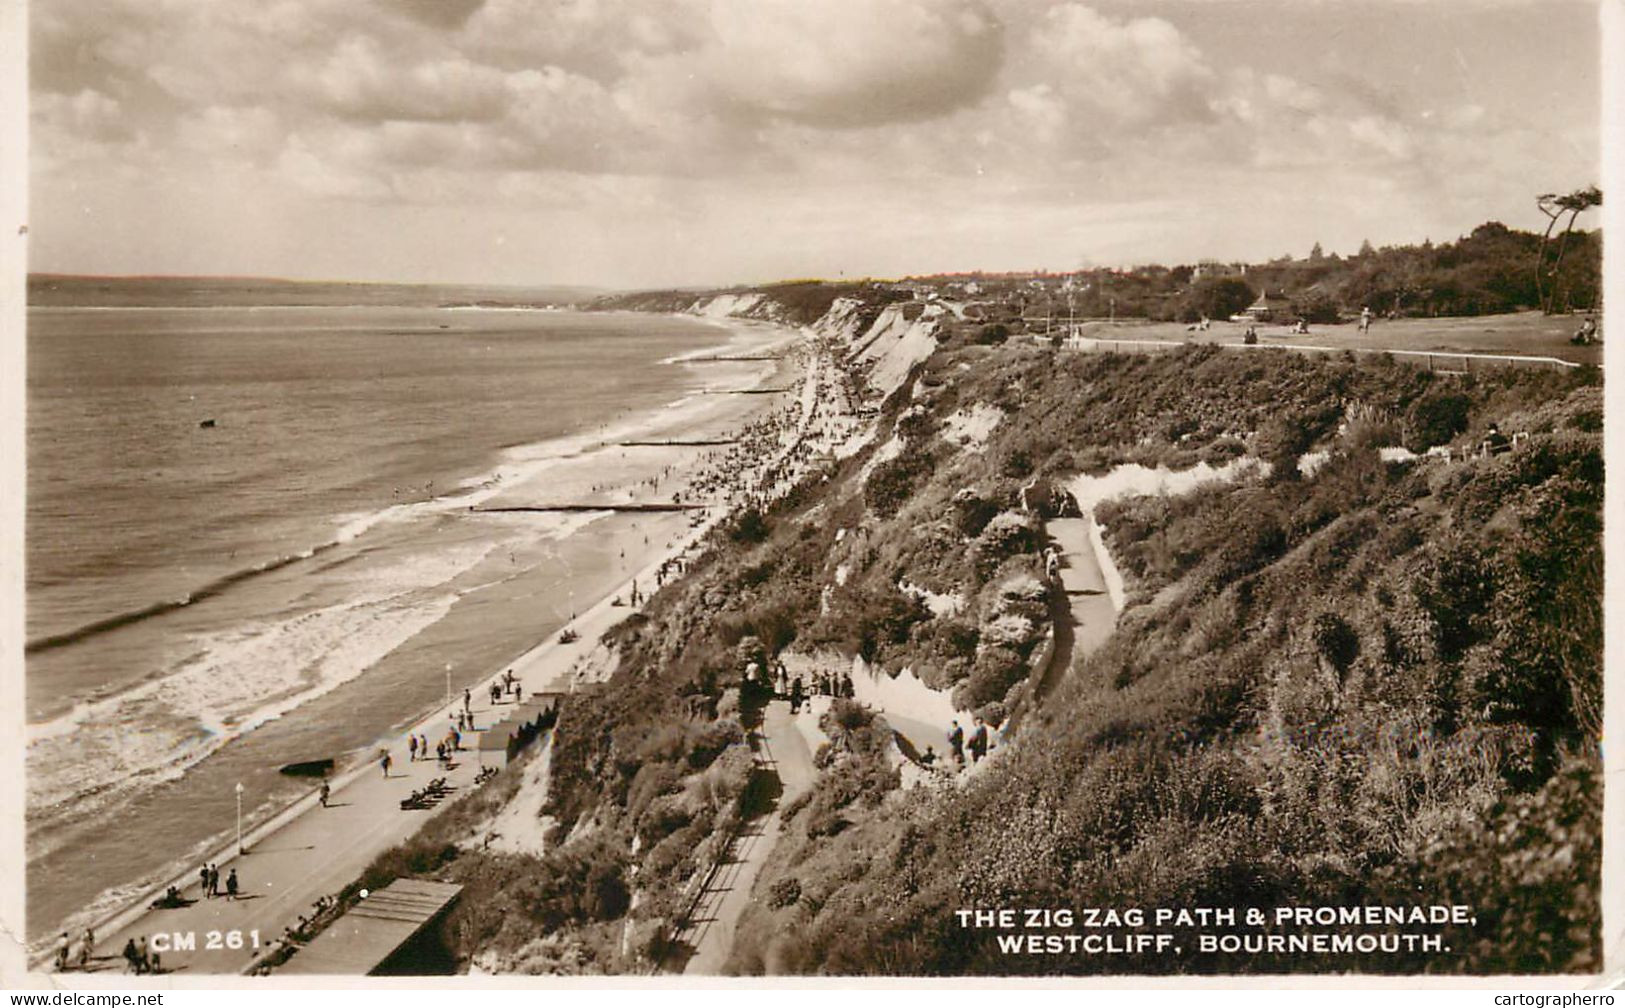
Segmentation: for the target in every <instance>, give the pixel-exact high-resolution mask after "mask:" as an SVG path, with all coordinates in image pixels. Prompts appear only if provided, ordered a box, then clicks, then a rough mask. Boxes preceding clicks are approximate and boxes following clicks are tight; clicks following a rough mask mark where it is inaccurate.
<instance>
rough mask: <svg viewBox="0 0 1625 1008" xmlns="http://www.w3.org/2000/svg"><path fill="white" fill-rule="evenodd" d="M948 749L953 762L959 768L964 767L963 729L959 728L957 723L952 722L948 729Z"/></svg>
mask: <svg viewBox="0 0 1625 1008" xmlns="http://www.w3.org/2000/svg"><path fill="white" fill-rule="evenodd" d="M948 748H949V749H950V750H952V752H953V754H954V762H955V763H957V764H959V765H960V766H964V765H965V729H963V728H961V727H959V722H958V721H955V722H953V727H952V728H949V729H948Z"/></svg>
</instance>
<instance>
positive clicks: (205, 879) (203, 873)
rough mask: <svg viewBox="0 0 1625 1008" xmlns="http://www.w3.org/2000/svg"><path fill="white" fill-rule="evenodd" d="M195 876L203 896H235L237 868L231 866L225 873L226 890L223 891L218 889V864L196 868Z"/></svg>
mask: <svg viewBox="0 0 1625 1008" xmlns="http://www.w3.org/2000/svg"><path fill="white" fill-rule="evenodd" d="M197 877H198V886H199V888H200V889H202V891H203V895H204V897H205V898H207V899H214V898H215V897H216V896H224V897H226V899H228V900H234V899H236V898H237V891H238V882H237V869H235V868H233V869H231V871H229V872H227V873H226V891H225V892H223V893H222V892H221V891H220V866H219V865H216V864H206V865H204V866H202V867H201V868H199V869H198V870H197Z"/></svg>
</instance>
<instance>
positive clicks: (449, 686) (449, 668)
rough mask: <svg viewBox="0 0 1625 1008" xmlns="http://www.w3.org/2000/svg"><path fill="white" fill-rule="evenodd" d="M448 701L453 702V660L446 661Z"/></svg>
mask: <svg viewBox="0 0 1625 1008" xmlns="http://www.w3.org/2000/svg"><path fill="white" fill-rule="evenodd" d="M446 702H447V703H448V704H449V703H451V662H447V663H446Z"/></svg>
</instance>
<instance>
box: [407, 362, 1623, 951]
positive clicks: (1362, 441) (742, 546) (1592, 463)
mask: <svg viewBox="0 0 1625 1008" xmlns="http://www.w3.org/2000/svg"><path fill="white" fill-rule="evenodd" d="M1601 416H1602V413H1601V388H1600V380H1599V375H1598V373H1597V372H1596V371H1595V370H1594V369H1579V370H1575V371H1569V372H1564V373H1557V372H1538V371H1524V370H1517V371H1507V372H1504V373H1497V374H1490V375H1476V376H1456V375H1441V374H1432V373H1429V372H1427V371H1423V370H1420V369H1417V368H1414V367H1409V366H1404V365H1400V364H1396V363H1391V362H1387V361H1384V360H1381V359H1372V358H1366V359H1363V360H1361V361H1356V360H1355V359H1354V358H1353V357H1350V356H1345V357H1339V358H1321V359H1313V358H1310V357H1306V356H1300V355H1294V354H1290V353H1287V352H1283V351H1268V352H1254V353H1246V354H1242V353H1237V352H1233V351H1225V350H1221V349H1219V348H1217V347H1212V346H1207V347H1187V348H1184V349H1182V350H1179V351H1177V352H1174V353H1168V354H1162V355H1149V356H1138V355H1115V354H1099V355H1086V354H1070V353H1057V352H1055V351H1052V350H1048V349H1039V348H1036V347H1031V346H1021V345H1016V344H1013V343H1011V344H1005V345H1002V346H989V345H982V344H979V343H976V342H973V341H966V340H959V339H950V340H948V341H946V342H945V343H944V344H943V345H942V347H941V348H940V349H939V350H938V352H937V353H936V354H935V355H933V356H932V357H930V358H929V359H928V360H926V361H925V362H924V363H923V364H921V365H919V366H918V367H917V368H916V370H915V372H914V374H913V375H912V376H911V379H910V381H908V382H905V383H904V385H903V386H902V388H901V389H900V390H899V391H898V393H897V394H895V395H894V396H893V397H892V398H891V399H890V400H888V401H887V402H886V403H885V405H884V408H883V410H882V412H881V415H880V416H879V418H878V420H877V424H878V428H877V433H876V436H875V438H874V440H873V441H872V442H871V443H870V445H869V446H868V448H867V449H865V450H863V451H861V452H859V453H857V454H856V455H853V456H851V457H849V458H846V459H844V460H842V461H840V462H839V463H834V462H832V463H831V464H830V466H829V468H828V469H827V471H826V472H825V473H824V474H823V475H821V476H818V477H814V478H813V479H810V480H809V481H808V482H807V483H805V484H803V485H801V486H799V487H797V488H796V489H795V490H794V491H793V492H792V493H790V494H789V495H788V496H787V497H785V498H783V499H781V500H779V501H777V502H776V503H774V504H772V505H770V506H768V507H765V508H762V509H758V510H754V511H752V512H749V513H748V514H746V515H742V516H741V517H740V519H739V520H738V521H736V522H735V523H734V524H732V525H730V526H725V527H721V528H719V529H717V530H716V532H715V533H714V535H713V537H712V539H711V541H710V543H709V548H708V549H707V551H706V552H705V553H704V554H703V556H702V557H701V558H700V559H699V560H698V561H697V562H696V563H694V564H693V565H691V567H690V569H689V570H688V571H687V573H686V574H685V576H684V577H682V578H681V579H679V580H676V581H674V582H670V583H668V584H667V585H666V586H665V588H664V589H663V590H661V591H660V592H659V593H657V594H656V595H655V596H654V598H653V599H652V600H651V601H650V602H649V604H648V605H646V606H645V607H644V609H643V611H642V612H641V613H640V614H639V615H637V616H635V617H633V618H632V619H629V620H628V621H627V622H625V623H624V624H622V625H621V626H620V627H619V628H618V629H617V630H616V631H615V632H614V634H613V638H614V643H615V644H616V645H617V647H618V649H619V652H620V654H621V664H620V667H619V669H618V671H617V672H616V674H615V676H614V678H613V679H612V680H611V681H610V682H609V683H608V684H606V685H605V686H604V687H603V688H602V689H600V690H598V691H596V692H592V693H588V694H580V695H576V696H573V697H572V698H571V700H570V702H569V704H568V705H566V707H565V709H564V711H563V714H562V715H561V718H560V722H559V724H558V726H557V728H556V732H555V737H554V742H553V745H554V749H553V754H552V758H553V778H552V788H551V791H550V796H549V801H548V806H547V809H546V812H547V814H548V815H549V816H550V817H551V819H552V833H551V839H552V844H553V848H552V852H551V853H550V854H549V855H548V856H547V857H545V858H517V857H514V856H506V855H505V856H501V857H496V856H488V855H486V854H483V853H480V852H478V851H469V850H460V849H457V848H455V847H447V846H446V845H445V844H443V843H442V844H440V845H439V846H436V845H435V843H434V842H433V841H421V842H419V843H418V844H417V846H416V847H414V848H413V849H412V850H409V851H406V852H404V853H403V852H397V854H396V855H394V858H395V861H394V862H392V863H391V864H392V865H393V867H391V866H390V865H383V866H381V868H380V871H381V872H385V869H388V870H393V871H399V870H411V871H420V872H430V873H438V874H442V875H445V876H447V877H454V878H458V879H460V880H465V881H470V880H476V879H481V878H485V879H492V880H497V881H496V882H495V883H494V884H493V885H492V886H490V887H488V888H482V889H481V890H480V891H481V893H482V894H488V899H489V901H488V902H487V903H486V905H484V906H482V907H480V908H479V909H478V910H470V911H467V912H465V913H464V915H463V916H461V917H458V918H457V919H456V921H454V930H455V932H456V937H455V940H454V944H455V945H456V948H457V951H458V952H459V953H460V954H461V955H462V956H463V957H464V958H465V959H470V958H473V957H474V956H476V955H478V956H481V957H482V961H485V962H488V963H494V964H497V965H500V966H502V967H503V968H509V969H546V970H593V971H622V970H632V969H646V968H651V967H654V966H656V965H658V964H660V963H662V962H663V961H665V957H666V956H667V955H668V953H669V951H670V950H669V948H668V945H667V939H668V938H669V936H670V933H671V928H672V924H673V922H674V921H675V920H677V919H679V918H680V917H681V915H682V914H683V912H684V907H685V901H686V900H687V899H688V898H689V897H690V896H691V894H692V893H693V891H694V886H695V885H696V884H697V882H698V880H699V879H700V878H701V877H703V873H704V871H705V870H706V868H707V866H708V865H709V864H710V863H711V862H712V861H713V860H714V859H715V857H716V856H717V855H718V854H720V853H721V852H722V851H724V850H725V849H726V844H727V843H728V842H729V841H730V839H731V837H732V836H733V833H734V830H735V829H736V828H737V826H738V825H739V823H740V822H741V821H742V820H743V819H744V818H745V817H747V816H749V815H750V814H752V812H753V811H755V810H758V809H760V808H763V807H765V806H766V805H767V804H768V803H771V802H772V800H773V790H772V782H771V781H768V780H764V779H763V775H762V774H761V772H759V771H758V770H756V769H753V764H752V760H751V758H750V753H749V748H748V743H747V738H746V733H747V732H748V731H749V729H750V728H751V726H752V724H753V721H754V718H755V716H756V713H755V712H756V709H757V705H758V703H759V701H760V699H761V697H760V694H759V693H758V692H757V690H756V688H755V687H753V686H751V685H750V684H748V683H742V681H741V670H742V669H745V668H747V667H749V666H750V665H751V664H753V663H754V664H756V665H757V666H759V667H763V668H765V667H769V666H770V665H771V663H772V662H773V661H774V659H775V657H776V656H778V655H780V654H783V653H785V652H792V651H793V652H795V653H797V654H800V655H819V654H824V655H829V656H833V657H834V658H835V659H836V660H839V661H846V660H849V659H850V658H852V657H853V656H861V657H862V658H863V659H864V660H865V661H866V662H867V663H868V664H869V665H870V666H871V667H873V668H876V669H878V670H879V671H880V674H887V673H895V672H897V671H899V670H901V669H903V668H908V669H910V670H911V671H913V672H914V673H915V674H916V675H918V676H919V677H920V678H921V679H922V680H924V681H925V682H926V683H927V684H928V685H930V686H933V687H937V688H940V689H944V690H951V691H953V695H954V697H955V699H956V700H957V701H958V703H959V704H960V705H961V706H962V707H965V708H970V709H975V710H978V711H979V712H981V713H982V714H983V715H984V716H985V717H987V719H988V720H989V721H990V722H991V723H993V724H995V725H1001V724H1002V725H1007V726H1009V730H1010V733H1011V735H1010V738H1009V739H1008V740H1007V742H1006V744H1004V745H1001V746H1000V747H999V750H998V753H997V758H996V759H994V760H992V761H991V762H990V763H989V764H987V765H984V766H983V767H981V768H979V769H978V771H977V772H976V773H975V774H974V775H970V776H968V777H967V778H965V779H964V780H962V781H959V782H956V783H939V784H937V785H935V786H916V787H907V788H905V787H903V786H902V784H903V777H902V776H901V775H900V774H899V773H898V772H897V766H898V763H899V760H900V759H901V757H900V755H899V753H898V751H897V749H896V747H894V746H893V745H892V743H891V737H890V732H889V729H888V728H887V726H886V724H885V719H884V715H876V714H874V713H872V712H869V711H866V710H864V709H863V708H862V707H861V706H860V705H855V704H850V703H844V702H843V703H838V704H837V705H836V706H835V707H834V708H832V710H831V711H830V713H829V715H827V716H826V717H825V718H824V723H823V726H822V727H823V730H824V732H825V734H826V735H827V736H828V737H829V738H830V740H831V743H830V745H829V747H828V748H827V749H825V750H821V751H820V753H819V755H818V758H817V761H816V762H817V765H818V767H819V768H820V771H821V773H820V776H819V778H818V780H817V782H816V784H815V785H814V787H813V788H812V789H811V790H810V791H809V792H808V793H807V794H806V795H805V796H803V797H801V798H798V799H797V800H796V801H794V802H792V803H790V804H788V805H787V806H786V807H784V808H782V809H781V810H780V813H781V815H782V817H783V819H784V822H785V829H784V834H783V838H782V839H781V840H780V842H779V844H778V845H777V847H776V848H775V849H774V851H773V853H772V855H771V857H770V860H769V862H768V863H767V864H766V865H765V867H764V868H763V870H762V873H761V875H760V876H759V878H758V881H757V885H756V898H755V900H754V902H753V904H752V906H751V908H750V909H749V910H748V911H747V919H746V920H745V921H743V922H741V926H740V927H739V929H738V933H739V934H740V935H741V936H742V937H741V939H740V942H739V944H738V945H737V946H736V948H735V950H734V957H733V960H732V964H731V968H732V969H734V970H736V971H738V972H745V973H754V972H763V971H769V972H825V973H848V974H850V973H859V974H869V973H907V974H952V973H997V974H1010V973H1072V974H1079V973H1101V972H1112V973H1122V972H1147V973H1167V972H1209V971H1283V970H1286V971H1305V970H1312V971H1338V970H1350V969H1354V970H1369V971H1380V972H1393V971H1412V970H1426V971H1436V972H1492V971H1556V970H1584V969H1589V968H1595V966H1596V965H1597V964H1598V962H1599V958H1598V957H1599V954H1600V953H1599V940H1600V939H1599V935H1598V924H1599V911H1598V906H1597V900H1598V896H1599V886H1598V872H1599V859H1600V824H1599V816H1600V793H1601V788H1600V779H1599V778H1600V774H1599V765H1598V755H1597V753H1598V750H1597V742H1598V738H1599V732H1600V709H1601V707H1600V695H1601V685H1600V682H1601V679H1600V674H1601V626H1602V618H1601V580H1602V550H1601V497H1602V486H1603V472H1602V449H1601ZM967 417H979V418H981V419H982V421H985V423H983V424H982V426H979V427H976V430H977V431H978V433H977V434H976V435H975V436H970V435H967V434H965V431H966V430H968V429H970V426H974V425H969V426H968V424H969V421H967V419H966V418H967ZM1491 423H1496V424H1498V425H1499V426H1500V428H1501V429H1502V430H1505V431H1508V432H1527V433H1528V435H1529V436H1528V438H1527V439H1523V440H1521V441H1520V443H1519V444H1518V446H1517V447H1516V449H1515V450H1512V451H1510V452H1505V453H1499V454H1492V455H1485V456H1483V457H1476V456H1475V457H1469V458H1465V459H1463V458H1462V457H1461V456H1462V454H1463V452H1462V451H1461V450H1462V449H1465V448H1467V447H1469V446H1472V445H1476V444H1477V443H1478V442H1479V441H1480V440H1481V439H1482V438H1483V437H1484V435H1485V432H1486V431H1487V429H1488V427H1489V425H1490V424H1491ZM1440 445H1447V446H1452V447H1454V448H1455V449H1457V450H1458V451H1457V460H1456V461H1452V462H1449V463H1445V462H1440V461H1435V460H1433V459H1430V458H1428V457H1426V456H1424V457H1422V458H1415V459H1409V460H1401V461H1391V462H1390V461H1384V460H1383V456H1382V455H1380V454H1379V449H1382V448H1385V447H1397V446H1403V447H1405V448H1408V449H1410V450H1411V451H1413V452H1425V451H1426V450H1427V449H1428V448H1431V447H1435V446H1440ZM1306 454H1308V456H1309V459H1308V460H1306V463H1305V464H1304V465H1302V466H1301V467H1300V465H1299V460H1300V457H1302V456H1304V455H1306ZM1389 454H1390V456H1393V455H1394V454H1395V453H1389ZM1243 455H1251V456H1254V457H1256V458H1258V459H1260V460H1261V461H1265V462H1268V463H1269V465H1268V466H1261V467H1258V468H1257V469H1255V470H1254V471H1253V473H1252V475H1246V476H1243V477H1242V478H1240V479H1238V480H1236V481H1234V482H1230V483H1218V484H1212V485H1209V486H1205V487H1202V488H1200V489H1198V490H1197V491H1195V492H1193V493H1191V494H1188V495H1184V496H1180V497H1173V498H1163V497H1146V498H1124V499H1118V500H1113V501H1110V502H1107V503H1105V504H1103V505H1101V506H1100V507H1099V508H1098V509H1097V511H1096V516H1097V519H1098V520H1099V521H1100V522H1101V523H1102V524H1103V526H1104V529H1105V535H1106V538H1107V541H1108V543H1109V545H1110V547H1111V549H1112V551H1113V555H1114V556H1115V557H1116V559H1117V561H1118V564H1119V566H1120V567H1121V569H1122V571H1123V573H1124V575H1125V578H1126V580H1127V589H1128V599H1127V605H1126V607H1125V609H1124V611H1123V612H1122V614H1121V617H1120V619H1119V622H1118V626H1117V629H1116V631H1115V633H1114V634H1113V635H1112V636H1111V637H1110V638H1109V639H1108V640H1107V642H1106V643H1105V645H1104V646H1103V647H1102V648H1101V649H1100V650H1098V651H1096V652H1095V653H1094V654H1093V655H1091V656H1090V657H1088V659H1087V660H1082V661H1079V662H1077V663H1075V664H1074V665H1073V667H1072V668H1070V669H1069V670H1066V672H1065V674H1064V675H1061V676H1059V677H1052V678H1051V682H1052V684H1053V688H1051V689H1049V690H1048V691H1047V693H1046V695H1045V696H1044V698H1043V700H1042V701H1041V702H1040V701H1039V700H1037V699H1035V698H1034V696H1033V695H1032V692H1031V688H1030V687H1029V685H1028V682H1029V679H1030V678H1031V676H1032V672H1033V670H1034V669H1035V668H1036V667H1038V666H1039V665H1040V664H1041V663H1042V660H1043V655H1044V654H1045V653H1046V648H1045V646H1044V641H1045V640H1047V638H1048V635H1049V633H1050V631H1051V628H1052V621H1053V620H1054V618H1055V614H1056V613H1057V612H1058V611H1064V609H1063V607H1058V606H1057V604H1056V603H1057V599H1056V598H1055V597H1054V595H1053V591H1054V589H1053V588H1052V587H1051V585H1050V584H1049V583H1048V582H1046V580H1045V578H1044V576H1043V569H1044V568H1043V562H1042V557H1041V551H1042V549H1043V548H1044V545H1045V537H1044V534H1043V528H1042V520H1043V519H1044V518H1045V517H1046V516H1053V515H1054V514H1056V513H1058V512H1059V511H1060V510H1061V509H1062V508H1064V507H1065V506H1066V498H1065V496H1064V494H1063V493H1061V492H1059V491H1060V489H1061V488H1064V487H1065V485H1066V484H1067V482H1068V481H1069V480H1070V479H1071V478H1073V477H1075V476H1076V475H1077V474H1080V473H1102V472H1105V471H1106V470H1109V469H1110V468H1111V467H1113V466H1116V465H1119V464H1122V463H1130V462H1137V463H1141V464H1144V465H1148V466H1158V465H1161V466H1167V467H1169V468H1173V469H1179V468H1184V467H1187V466H1189V465H1192V464H1194V463H1196V462H1199V461H1205V462H1212V463H1222V462H1224V461H1227V460H1230V459H1233V458H1237V457H1240V456H1243ZM1018 713H1019V715H1020V716H1019V717H1017V716H1016V715H1017V714H1018ZM425 844H426V845H427V846H425ZM386 860H387V859H386ZM385 873H386V874H387V872H385ZM481 898H482V899H485V898H486V897H485V896H482V897H481ZM1414 903H1424V904H1433V903H1465V904H1470V905H1472V906H1473V907H1474V908H1475V911H1476V914H1477V919H1478V923H1477V925H1476V926H1474V927H1473V928H1471V929H1469V930H1467V931H1464V932H1462V933H1458V934H1454V935H1452V936H1451V946H1452V948H1451V951H1450V952H1448V953H1444V954H1440V953H1433V954H1427V955H1424V954H1421V953H1415V954H1399V955H1370V956H1359V955H1353V956H1351V955H1338V956H1322V957H1318V958H1317V957H1314V956H1305V955H1302V954H1294V955H1280V954H1274V955H1272V954H1268V953H1257V954H1245V953H1237V954H1231V955H1222V954H1217V953H1214V954H1208V955H1201V954H1196V953H1195V952H1192V951H1188V952H1187V953H1186V954H1184V955H1181V956H1178V957H1169V956H1167V955H1160V956H1158V955H1152V954H1149V953H1147V954H1141V955H1133V954H1130V955H1116V956H1110V957H1104V956H1091V955H1086V954H1083V953H1081V952H1079V953H1077V954H1070V955H1068V954H1063V955H1058V956H1008V955H1005V954H1002V953H1001V952H1000V951H999V949H998V947H997V945H996V944H994V942H993V940H992V938H991V937H990V936H988V935H987V934H986V933H981V934H978V933H973V932H969V931H966V930H965V929H963V928H961V927H960V926H959V924H958V923H957V921H956V919H955V911H957V910H960V909H968V908H976V907H999V906H1007V907H1070V908H1083V907H1129V906H1139V907H1157V906H1164V907H1195V906H1227V907H1252V906H1257V907H1269V906H1276V905H1330V906H1356V905H1367V904H1401V905H1409V904H1414Z"/></svg>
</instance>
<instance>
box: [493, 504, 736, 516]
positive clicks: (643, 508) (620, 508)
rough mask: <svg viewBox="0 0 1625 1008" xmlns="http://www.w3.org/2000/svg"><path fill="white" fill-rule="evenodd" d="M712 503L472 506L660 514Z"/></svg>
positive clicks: (511, 511) (500, 509)
mask: <svg viewBox="0 0 1625 1008" xmlns="http://www.w3.org/2000/svg"><path fill="white" fill-rule="evenodd" d="M711 506H712V505H710V504H636V503H633V504H609V503H604V504H514V505H510V506H507V507H471V508H469V510H470V511H472V512H474V513H475V514H516V513H517V514H525V513H533V512H538V513H539V512H548V513H555V514H556V513H558V512H561V511H617V512H628V513H634V514H638V513H641V514H650V513H655V514H660V513H666V512H672V511H704V510H705V509H706V508H708V507H711Z"/></svg>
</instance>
